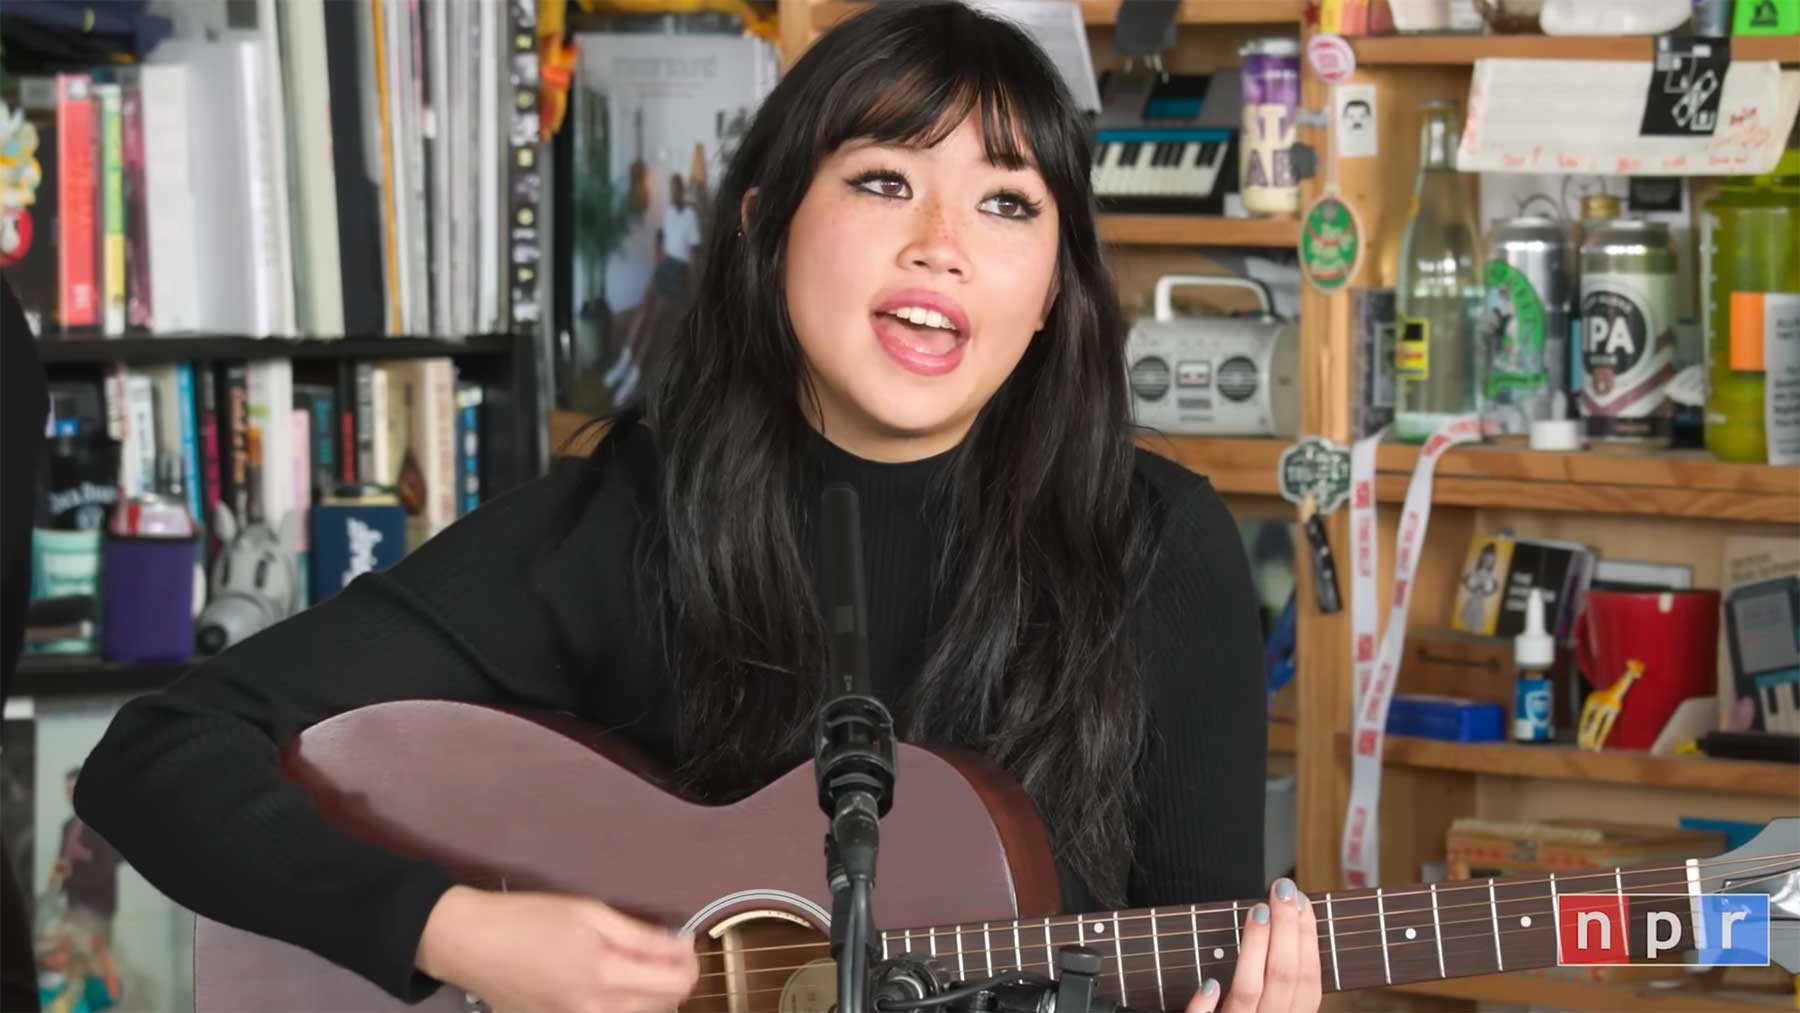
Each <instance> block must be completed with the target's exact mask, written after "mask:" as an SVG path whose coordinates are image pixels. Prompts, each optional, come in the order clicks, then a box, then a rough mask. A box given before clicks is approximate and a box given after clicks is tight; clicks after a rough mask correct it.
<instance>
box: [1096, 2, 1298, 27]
mask: <svg viewBox="0 0 1800 1013" xmlns="http://www.w3.org/2000/svg"><path fill="white" fill-rule="evenodd" d="M1122 2H1123V0H1081V20H1083V21H1085V22H1086V23H1088V24H1090V25H1111V24H1117V23H1118V21H1119V6H1120V4H1121V3H1122ZM1305 12H1306V3H1305V0H1181V7H1180V8H1179V9H1178V10H1177V11H1176V14H1175V22H1176V23H1177V24H1182V25H1272V24H1280V23H1282V22H1287V21H1295V22H1297V21H1299V20H1300V18H1301V16H1302V15H1303V14H1304V13H1305Z"/></svg>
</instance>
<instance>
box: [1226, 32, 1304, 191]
mask: <svg viewBox="0 0 1800 1013" xmlns="http://www.w3.org/2000/svg"><path fill="white" fill-rule="evenodd" d="M1238 55H1239V56H1241V57H1242V58H1243V72H1242V73H1243V93H1244V129H1243V130H1242V132H1241V134H1242V136H1240V137H1239V138H1238V191H1239V193H1240V194H1241V195H1242V197H1243V200H1244V209H1245V210H1246V211H1251V212H1254V213H1256V214H1294V213H1296V212H1298V211H1299V210H1300V181H1299V180H1298V179H1296V178H1294V161H1293V151H1294V127H1295V124H1294V119H1295V115H1296V114H1297V113H1298V111H1299V109H1300V42H1299V40H1297V39H1292V38H1286V37H1281V36H1277V37H1273V38H1267V39H1252V40H1251V41H1249V42H1246V43H1244V44H1243V46H1241V47H1239V49H1238Z"/></svg>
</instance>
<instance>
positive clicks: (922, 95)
mask: <svg viewBox="0 0 1800 1013" xmlns="http://www.w3.org/2000/svg"><path fill="white" fill-rule="evenodd" d="M856 18H857V20H858V22H859V24H858V26H857V27H858V28H861V29H864V31H863V32H862V33H859V34H863V35H864V37H865V38H869V39H872V40H875V41H874V42H873V45H871V46H868V47H866V48H865V50H864V52H862V53H861V54H860V58H858V59H854V60H852V61H846V62H847V63H849V64H850V65H849V66H845V67H842V68H840V69H841V71H842V77H841V78H840V80H839V81H838V83H837V85H836V86H835V87H833V88H832V89H830V91H829V93H828V95H827V97H826V99H825V101H824V103H823V105H822V108H821V109H820V110H819V112H820V116H819V118H818V120H817V126H816V133H815V142H816V143H815V147H814V152H815V155H816V157H818V158H823V157H824V156H826V155H828V154H830V153H831V152H832V151H834V150H836V149H837V148H838V147H839V146H840V145H842V144H843V143H844V142H846V141H849V140H853V139H861V138H868V139H871V140H874V141H877V142H881V143H889V144H905V145H909V146H916V147H931V146H934V145H936V144H937V143H938V142H940V141H942V140H943V139H944V138H945V137H946V136H948V135H949V134H950V133H951V132H952V131H954V130H955V129H956V128H957V126H959V125H960V124H961V123H962V122H963V121H964V120H965V119H967V118H968V117H969V116H970V115H978V116H979V121H978V122H979V123H980V126H981V136H982V144H983V148H984V149H985V151H986V154H987V158H988V161H990V162H992V163H993V164H994V165H997V166H1000V167H1002V168H1006V169H1023V168H1032V167H1035V168H1037V169H1038V170H1039V172H1041V173H1043V174H1044V175H1045V177H1046V181H1049V182H1051V183H1052V187H1053V188H1055V189H1058V190H1061V189H1062V186H1059V185H1058V184H1059V183H1060V184H1067V183H1070V182H1073V180H1071V179H1068V178H1067V176H1068V175H1070V174H1071V170H1073V169H1074V167H1075V166H1076V165H1080V166H1081V167H1083V168H1085V166H1086V162H1087V159H1086V157H1085V154H1084V150H1085V145H1086V135H1085V132H1084V131H1080V130H1075V131H1071V130H1070V126H1071V124H1070V123H1069V121H1068V112H1067V110H1068V108H1069V99H1068V96H1067V95H1066V93H1065V90H1064V85H1063V82H1062V78H1061V77H1060V75H1058V73H1057V71H1056V69H1055V68H1054V67H1053V66H1052V65H1051V64H1050V63H1049V62H1048V61H1047V60H1046V59H1045V58H1044V57H1043V55H1042V53H1041V52H1040V51H1038V50H1037V49H1036V47H1034V46H1030V45H1021V44H1020V43H1021V41H1022V36H1021V35H1020V34H1019V33H1018V31H1017V29H1016V28H1014V27H1013V26H1011V25H1009V24H1006V23H1005V22H1002V21H999V20H997V19H996V18H995V17H994V16H991V15H988V14H984V13H982V12H980V11H977V10H974V9H971V8H969V7H967V6H964V5H963V4H961V3H957V2H953V0H952V2H927V3H908V2H899V0H889V2H887V3H879V4H876V5H874V6H873V7H872V8H871V9H869V10H868V11H866V12H864V13H861V14H858V15H856ZM865 21H866V22H869V23H862V22H865ZM884 21H885V22H892V23H891V24H883V23H882V22H884ZM845 27H849V26H845ZM821 44H822V45H829V44H831V42H830V40H829V39H827V40H822V41H821ZM1052 173H1055V174H1056V175H1058V176H1064V177H1065V178H1064V179H1061V180H1056V181H1051V180H1050V176H1051V174H1052ZM1058 196H1059V198H1066V197H1067V196H1069V195H1068V194H1064V193H1059V194H1058Z"/></svg>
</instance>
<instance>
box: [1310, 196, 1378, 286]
mask: <svg viewBox="0 0 1800 1013" xmlns="http://www.w3.org/2000/svg"><path fill="white" fill-rule="evenodd" d="M1362 235H1363V232H1362V222H1361V221H1359V220H1358V219H1357V217H1356V212H1355V211H1354V210H1352V209H1351V207H1350V205H1349V204H1346V203H1345V202H1344V201H1343V200H1342V199H1340V198H1339V197H1338V196H1337V195H1336V194H1334V193H1327V194H1324V195H1322V196H1321V197H1320V198H1319V199H1318V200H1316V201H1314V202H1313V205H1312V207H1310V208H1307V209H1306V215H1305V217H1304V218H1302V219H1301V221H1300V270H1301V272H1302V273H1304V274H1305V275H1306V280H1307V281H1309V282H1311V283H1312V285H1313V287H1314V288H1317V289H1319V290H1320V291H1322V292H1336V291H1337V290H1338V289H1341V288H1343V287H1344V286H1345V285H1348V284H1349V283H1350V279H1351V278H1353V277H1355V276H1356V269H1357V268H1358V267H1359V266H1361V264H1362V255H1363V241H1362Z"/></svg>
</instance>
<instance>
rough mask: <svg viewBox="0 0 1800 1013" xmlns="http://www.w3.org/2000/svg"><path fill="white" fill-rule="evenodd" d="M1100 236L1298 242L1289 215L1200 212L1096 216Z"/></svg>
mask: <svg viewBox="0 0 1800 1013" xmlns="http://www.w3.org/2000/svg"><path fill="white" fill-rule="evenodd" d="M1100 240H1101V241H1102V242H1106V243H1119V244H1123V245H1138V246H1260V247H1276V248H1287V249H1292V248H1294V247H1295V246H1297V245H1298V244H1299V242H1300V223H1299V221H1298V220H1297V219H1293V218H1220V217H1214V216H1203V215H1112V214H1105V215H1101V216H1100Z"/></svg>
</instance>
